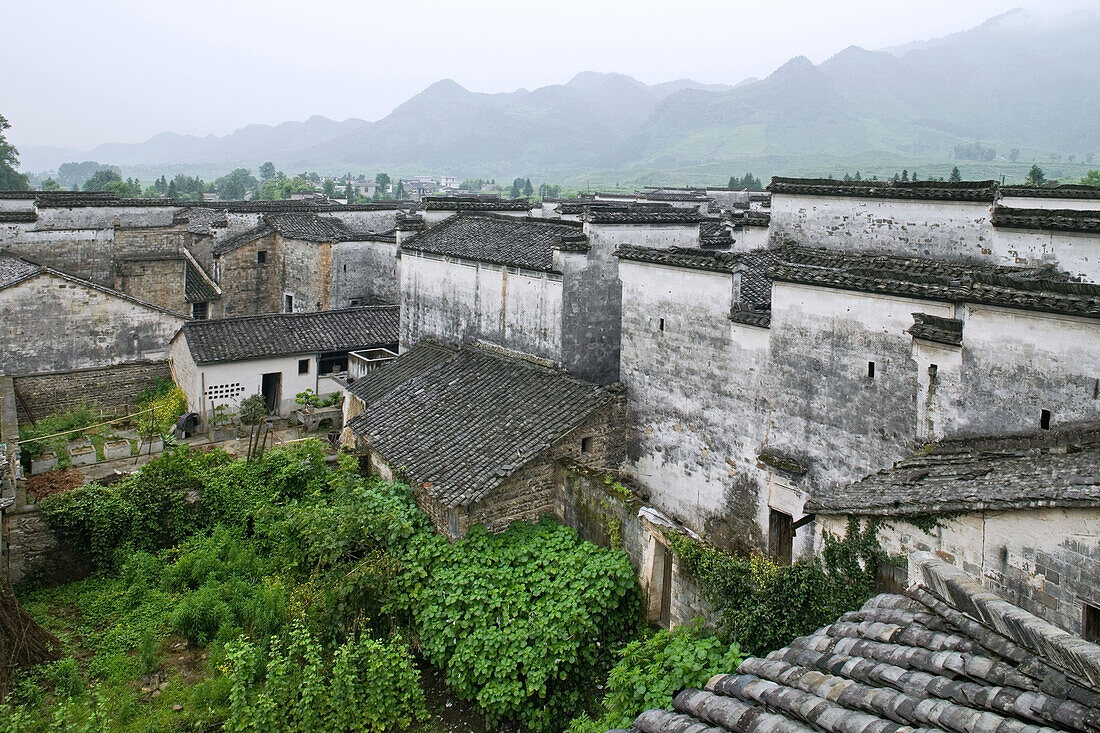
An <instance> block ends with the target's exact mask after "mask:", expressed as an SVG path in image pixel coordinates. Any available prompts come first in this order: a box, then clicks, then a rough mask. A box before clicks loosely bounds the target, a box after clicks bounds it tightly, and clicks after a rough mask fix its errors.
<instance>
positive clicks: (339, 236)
mask: <svg viewBox="0 0 1100 733" xmlns="http://www.w3.org/2000/svg"><path fill="white" fill-rule="evenodd" d="M264 221H265V222H267V224H268V226H270V227H271V228H272V229H274V230H275V231H276V232H278V233H279V234H281V235H283V236H284V237H290V238H291V239H303V240H305V241H308V242H342V241H346V240H348V239H349V238H352V237H353V236H355V235H354V234H353V233H352V231H351V230H350V229H349V228H348V227H347V225H346V224H344V222H342V221H340V220H339V219H333V218H331V217H327V216H317V214H315V213H312V212H309V213H306V212H285V213H279V214H266V215H264Z"/></svg>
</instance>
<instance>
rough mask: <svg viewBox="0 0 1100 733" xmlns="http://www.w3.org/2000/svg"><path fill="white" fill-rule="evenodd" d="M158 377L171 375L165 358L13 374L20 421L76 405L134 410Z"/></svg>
mask: <svg viewBox="0 0 1100 733" xmlns="http://www.w3.org/2000/svg"><path fill="white" fill-rule="evenodd" d="M158 378H159V379H171V378H172V374H171V371H170V369H169V368H168V362H167V361H156V362H141V363H137V364H120V365H118V366H113V367H106V368H103V369H83V370H80V371H73V372H65V373H59V374H38V375H32V376H25V377H15V391H16V394H17V395H18V399H17V400H16V402H17V403H18V407H19V421H20V422H29V421H31V420H37V419H39V418H43V417H46V416H48V415H54V414H57V413H59V412H64V411H66V410H69V409H72V408H73V407H77V406H79V405H89V406H91V407H92V408H94V409H97V410H99V411H101V412H103V413H106V414H110V415H124V414H127V413H129V412H132V411H133V409H134V407H135V405H136V400H137V396H138V395H139V394H140V393H141V392H142V391H143V390H145V389H147V388H149V387H152V386H154V385H155V384H156V381H157V379H158Z"/></svg>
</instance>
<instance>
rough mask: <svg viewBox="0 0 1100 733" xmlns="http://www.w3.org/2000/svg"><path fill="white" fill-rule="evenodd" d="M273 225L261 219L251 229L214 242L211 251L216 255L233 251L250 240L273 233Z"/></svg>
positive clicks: (253, 240)
mask: <svg viewBox="0 0 1100 733" xmlns="http://www.w3.org/2000/svg"><path fill="white" fill-rule="evenodd" d="M274 231H275V230H274V229H272V227H271V225H270V224H268V223H267V222H266V221H261V222H260V223H259V224H257V225H256V226H254V227H252V228H251V229H247V230H245V231H243V232H240V233H238V234H233V235H230V236H228V237H226V238H224V239H221V240H218V241H217V242H215V243H214V246H213V247H211V248H210V250H211V252H213V254H214V255H215V256H217V255H223V254H225V253H226V252H232V251H233V250H235V249H239V248H241V247H243V246H244V245H246V244H248V243H249V242H255V241H256V240H257V239H259V238H260V237H266V236H267V235H268V234H271V233H273V232H274Z"/></svg>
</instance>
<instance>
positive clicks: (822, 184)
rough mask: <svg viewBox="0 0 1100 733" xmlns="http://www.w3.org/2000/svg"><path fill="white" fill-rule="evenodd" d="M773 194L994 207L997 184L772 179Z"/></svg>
mask: <svg viewBox="0 0 1100 733" xmlns="http://www.w3.org/2000/svg"><path fill="white" fill-rule="evenodd" d="M768 191H770V192H771V193H772V194H791V195H797V196H845V197H854V198H883V199H917V200H925V201H981V202H989V203H993V200H994V198H996V195H997V184H996V182H994V181H961V182H959V183H949V182H944V181H896V182H895V181H837V180H833V179H831V178H781V177H779V176H776V177H774V178H772V182H771V184H770V185H769V186H768Z"/></svg>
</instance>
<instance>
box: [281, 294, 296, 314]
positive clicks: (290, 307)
mask: <svg viewBox="0 0 1100 733" xmlns="http://www.w3.org/2000/svg"><path fill="white" fill-rule="evenodd" d="M293 312H294V296H293V295H291V294H290V293H284V294H283V313H293Z"/></svg>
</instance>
